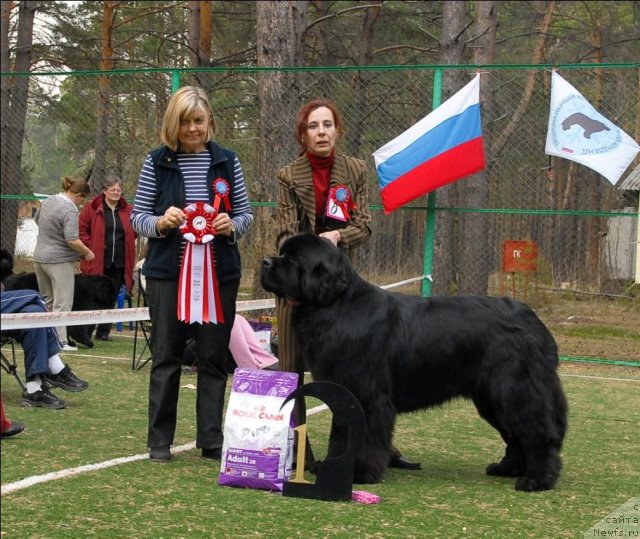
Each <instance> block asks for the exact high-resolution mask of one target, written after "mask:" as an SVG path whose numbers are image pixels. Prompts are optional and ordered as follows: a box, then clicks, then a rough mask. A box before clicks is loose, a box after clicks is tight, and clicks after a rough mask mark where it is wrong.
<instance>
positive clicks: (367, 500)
mask: <svg viewBox="0 0 640 539" xmlns="http://www.w3.org/2000/svg"><path fill="white" fill-rule="evenodd" d="M351 500H352V501H354V502H358V503H364V504H372V503H380V496H378V495H377V494H374V493H373V492H367V491H365V490H354V491H353V492H352V493H351Z"/></svg>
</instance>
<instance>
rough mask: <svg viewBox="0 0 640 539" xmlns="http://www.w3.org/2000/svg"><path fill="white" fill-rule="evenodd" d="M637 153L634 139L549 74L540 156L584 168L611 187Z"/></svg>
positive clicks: (569, 85) (565, 84) (554, 75)
mask: <svg viewBox="0 0 640 539" xmlns="http://www.w3.org/2000/svg"><path fill="white" fill-rule="evenodd" d="M639 151H640V146H639V145H638V143H637V142H636V141H635V140H633V139H632V138H631V137H630V136H629V135H627V134H626V133H625V132H624V131H623V130H622V129H620V128H619V127H618V126H616V125H614V124H613V123H611V122H610V121H609V120H607V119H606V118H605V117H604V116H603V115H602V114H600V113H599V112H598V111H597V110H596V109H594V108H593V107H592V106H591V104H590V103H589V102H588V101H587V100H586V99H585V98H584V97H583V96H582V94H581V93H580V92H578V90H576V89H575V88H574V87H573V86H571V84H569V83H568V82H567V81H566V80H564V79H563V78H562V77H561V76H560V75H558V73H556V72H555V71H554V72H553V74H552V76H551V108H550V110H549V127H548V129H547V143H546V146H545V149H544V153H546V154H547V155H557V156H558V157H564V158H565V159H570V160H571V161H575V162H576V163H580V164H582V165H585V166H587V167H589V168H591V169H593V170H595V171H596V172H599V173H600V174H602V175H603V176H604V177H605V178H607V180H609V181H610V182H611V183H612V184H614V185H615V184H616V183H617V181H618V180H619V179H620V176H622V174H623V173H624V171H625V170H626V169H627V167H628V166H629V165H630V164H631V162H632V161H633V159H634V157H635V156H636V154H637V153H638V152H639Z"/></svg>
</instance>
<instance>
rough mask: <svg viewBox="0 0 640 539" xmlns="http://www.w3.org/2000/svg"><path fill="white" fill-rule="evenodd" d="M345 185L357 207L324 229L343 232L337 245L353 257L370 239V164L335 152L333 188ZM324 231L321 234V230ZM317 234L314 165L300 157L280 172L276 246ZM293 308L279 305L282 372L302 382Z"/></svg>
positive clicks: (330, 221)
mask: <svg viewBox="0 0 640 539" xmlns="http://www.w3.org/2000/svg"><path fill="white" fill-rule="evenodd" d="M337 185H344V186H346V187H347V189H349V191H350V192H351V196H352V197H353V201H354V202H355V204H356V207H355V208H354V209H353V210H350V211H349V219H348V220H347V221H340V220H337V219H325V220H324V221H323V223H321V226H320V228H321V229H322V230H336V229H339V230H340V236H341V239H340V243H339V244H338V246H339V247H340V248H342V249H345V250H346V251H347V252H348V253H349V256H350V257H353V249H354V248H355V247H357V246H358V245H360V244H362V243H364V242H365V241H367V240H368V239H369V236H371V228H370V226H369V223H370V222H371V215H370V213H369V208H368V204H369V200H368V198H369V196H368V195H369V183H368V177H367V165H366V164H365V162H364V161H363V160H362V159H357V158H355V157H350V156H347V155H342V154H339V153H336V155H335V158H334V161H333V167H332V169H331V181H330V186H331V187H335V186H337ZM322 230H321V231H322ZM315 231H316V206H315V192H314V189H313V175H312V172H311V165H310V164H309V160H308V159H307V157H306V156H304V155H303V156H301V157H299V158H298V159H296V160H295V161H293V162H292V163H290V164H289V165H286V166H284V167H282V168H281V169H280V170H279V171H278V207H277V247H278V248H279V247H280V245H281V243H282V242H283V241H284V240H286V239H287V238H288V237H290V236H292V235H293V234H296V233H298V232H311V233H314V232H315ZM291 311H292V307H291V306H290V305H289V304H288V303H287V302H286V300H279V301H278V302H277V309H276V315H277V317H278V360H279V364H280V369H281V370H283V371H288V372H297V373H298V374H299V375H300V378H299V383H300V384H302V383H303V379H304V378H303V377H304V364H303V361H302V359H300V358H298V346H297V342H296V340H295V335H292V331H291Z"/></svg>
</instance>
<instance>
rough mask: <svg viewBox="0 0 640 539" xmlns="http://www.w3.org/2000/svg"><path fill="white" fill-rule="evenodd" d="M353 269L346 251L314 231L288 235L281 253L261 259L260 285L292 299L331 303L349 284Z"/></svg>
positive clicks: (304, 302)
mask: <svg viewBox="0 0 640 539" xmlns="http://www.w3.org/2000/svg"><path fill="white" fill-rule="evenodd" d="M352 275H353V269H352V268H351V264H350V263H349V259H348V258H347V256H346V254H345V253H344V252H343V251H342V250H341V249H338V248H337V247H335V246H334V245H333V244H332V243H331V242H330V241H329V240H327V239H324V238H321V237H319V236H315V235H313V234H298V235H295V236H292V237H290V238H289V239H287V240H286V241H285V242H284V243H283V244H282V247H281V248H280V255H279V256H276V257H268V258H265V259H263V260H262V271H261V274H260V282H261V284H262V287H263V288H264V289H265V290H266V291H268V292H272V293H274V294H275V295H276V296H278V297H281V298H286V299H287V300H289V301H291V302H292V303H294V304H296V303H303V304H309V305H331V304H332V303H334V302H335V301H336V300H337V299H338V298H339V297H340V295H341V294H343V293H344V291H345V290H346V289H347V287H348V286H349V282H350V279H351V276H352Z"/></svg>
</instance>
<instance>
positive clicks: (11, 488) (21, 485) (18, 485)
mask: <svg viewBox="0 0 640 539" xmlns="http://www.w3.org/2000/svg"><path fill="white" fill-rule="evenodd" d="M327 409H328V407H327V405H326V404H322V405H320V406H316V407H315V408H311V410H308V411H307V416H310V415H314V414H317V413H320V412H322V411H323V410H327ZM195 446H196V443H195V442H190V443H188V444H184V445H178V446H176V447H173V448H172V449H171V453H172V454H174V455H175V454H177V453H182V452H183V451H189V450H191V449H194V448H195ZM148 458H149V455H148V454H147V453H143V454H139V455H131V456H130V457H120V458H117V459H111V460H107V461H104V462H99V463H97V464H85V465H84V466H76V467H75V468H67V469H66V470H60V471H57V472H50V473H47V474H42V475H32V476H31V477H26V478H24V479H20V481H14V482H13V483H7V484H6V485H2V490H1V492H0V495H2V496H4V495H5V494H10V493H11V492H16V491H18V490H22V489H25V488H28V487H32V486H33V485H37V484H39V483H46V482H47V481H54V480H56V479H64V478H65V477H71V476H72V475H80V474H83V473H88V472H94V471H96V470H103V469H104V468H110V467H111V466H118V465H119V464H127V463H128V462H134V461H136V460H144V459H148Z"/></svg>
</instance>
